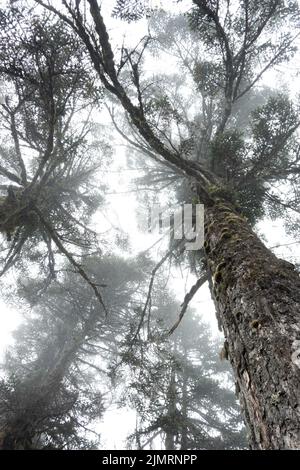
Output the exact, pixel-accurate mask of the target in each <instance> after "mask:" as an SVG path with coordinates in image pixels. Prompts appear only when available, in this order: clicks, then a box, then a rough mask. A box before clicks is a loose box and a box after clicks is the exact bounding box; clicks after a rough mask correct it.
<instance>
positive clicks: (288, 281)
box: [204, 200, 300, 449]
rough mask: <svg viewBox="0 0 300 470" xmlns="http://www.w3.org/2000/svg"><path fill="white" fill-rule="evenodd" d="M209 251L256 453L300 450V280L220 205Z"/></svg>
mask: <svg viewBox="0 0 300 470" xmlns="http://www.w3.org/2000/svg"><path fill="white" fill-rule="evenodd" d="M204 249H205V253H206V258H207V265H208V270H209V272H210V274H211V277H212V291H213V292H212V295H213V298H214V302H215V306H216V312H217V317H218V321H219V326H220V328H221V329H222V330H223V332H224V335H225V338H226V341H225V343H224V347H225V349H226V352H227V353H228V356H229V359H230V362H231V364H232V367H233V370H234V373H235V378H236V386H237V393H238V394H239V398H240V402H241V405H242V409H243V412H244V416H245V419H246V424H247V425H248V427H249V434H250V447H251V448H253V449H299V448H300V409H299V402H300V389H299V384H300V278H299V274H298V273H297V272H296V270H295V267H294V266H293V265H292V264H290V263H288V262H286V261H284V260H281V259H278V258H276V256H275V255H274V254H273V253H272V252H271V251H270V250H268V249H267V248H266V246H265V245H264V244H263V243H262V242H261V241H260V240H259V238H258V237H257V236H256V235H255V233H254V232H253V231H252V229H251V228H250V226H249V225H248V223H247V220H246V219H245V218H244V217H242V216H240V215H239V214H237V213H236V212H235V211H234V209H233V208H232V206H231V205H230V204H227V203H226V202H224V201H221V200H218V201H217V202H216V203H215V204H214V205H213V206H211V207H208V208H206V215H205V245H204Z"/></svg>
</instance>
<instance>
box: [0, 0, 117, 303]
mask: <svg viewBox="0 0 300 470" xmlns="http://www.w3.org/2000/svg"><path fill="white" fill-rule="evenodd" d="M0 21H1V38H0V41H1V44H0V57H1V68H0V73H1V76H2V77H3V83H4V85H3V86H4V89H6V94H5V96H4V100H3V103H2V104H1V107H0V118H1V127H2V143H1V146H0V175H1V191H3V192H5V193H6V195H2V196H1V198H0V232H1V234H3V235H6V238H7V244H6V246H5V245H4V249H3V252H2V253H1V263H2V267H1V271H0V274H1V276H2V275H4V274H5V273H6V272H7V271H8V270H9V269H10V268H11V267H13V266H14V265H16V266H18V267H19V268H23V270H25V271H26V268H27V267H28V264H29V266H30V269H31V267H32V264H33V263H35V264H36V265H37V268H38V269H39V271H40V275H42V276H45V277H46V282H45V287H47V285H48V284H49V283H50V282H51V281H52V280H53V279H55V277H56V276H57V273H58V271H59V269H58V267H57V266H56V264H57V263H56V261H57V258H59V256H57V255H58V254H60V255H63V256H64V257H66V258H67V259H68V261H69V262H70V263H71V265H73V268H74V269H75V270H76V271H77V272H78V274H79V275H81V276H82V277H83V278H84V279H85V281H86V282H88V283H89V285H90V287H91V288H92V289H93V290H94V293H95V295H96V296H97V297H98V300H99V301H100V303H101V302H102V300H101V294H100V291H99V289H98V288H97V286H95V285H94V284H93V283H91V282H90V280H89V278H88V276H87V275H86V273H85V272H84V270H83V269H82V267H81V266H80V263H78V262H77V261H76V255H75V256H73V254H72V249H73V250H74V251H77V252H79V250H85V251H87V250H90V251H92V250H94V251H97V250H99V246H98V245H99V244H98V240H97V234H96V233H95V232H94V231H93V230H91V229H90V228H89V227H88V223H89V219H90V218H91V216H92V215H93V213H94V212H95V210H96V209H97V207H98V206H99V205H100V203H101V202H102V201H103V190H104V188H103V186H102V188H101V187H100V188H99V190H93V189H91V186H90V185H91V184H92V182H93V178H95V174H96V172H97V171H98V169H99V166H100V165H101V164H102V167H103V166H104V165H105V163H104V161H103V158H102V159H101V158H99V151H100V152H102V153H103V152H104V151H105V153H106V155H105V158H106V159H107V160H106V161H108V160H109V157H110V149H109V146H108V145H107V144H106V143H105V140H104V139H102V138H101V137H100V138H98V140H96V139H95V138H93V136H92V130H93V127H92V124H93V123H92V121H91V119H89V116H90V114H91V113H92V111H93V110H95V109H96V105H95V99H96V98H97V100H98V98H101V90H97V89H96V87H95V86H94V85H93V76H92V74H91V72H90V69H89V68H88V66H86V64H84V62H83V59H84V57H83V56H84V51H83V49H82V46H81V45H80V43H79V40H78V39H77V38H76V37H75V36H74V34H72V33H70V32H68V31H67V30H66V28H65V26H64V23H63V22H61V21H53V18H51V15H50V16H49V14H45V15H42V17H41V18H37V16H34V15H33V14H31V13H30V12H28V11H27V10H26V12H25V13H24V11H22V9H20V10H19V9H17V8H15V7H14V8H13V9H12V10H2V11H1V12H0ZM44 247H45V249H46V253H47V255H46V256H44V253H43V252H44Z"/></svg>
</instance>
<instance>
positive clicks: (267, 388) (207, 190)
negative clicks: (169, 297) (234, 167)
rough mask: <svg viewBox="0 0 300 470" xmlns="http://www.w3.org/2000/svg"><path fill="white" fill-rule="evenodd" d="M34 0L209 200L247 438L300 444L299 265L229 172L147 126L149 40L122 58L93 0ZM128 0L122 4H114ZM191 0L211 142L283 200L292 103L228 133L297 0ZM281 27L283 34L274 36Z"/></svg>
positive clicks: (154, 145) (212, 261)
mask: <svg viewBox="0 0 300 470" xmlns="http://www.w3.org/2000/svg"><path fill="white" fill-rule="evenodd" d="M36 3H38V4H39V5H41V6H44V7H45V8H46V9H48V10H50V11H52V12H55V13H56V14H57V15H58V16H59V17H60V18H61V19H62V20H63V21H64V22H65V23H66V24H68V25H69V26H70V28H71V29H72V30H73V31H75V33H76V34H77V36H78V37H80V38H81V40H82V42H83V43H84V45H85V48H86V51H87V53H88V54H89V56H90V60H91V62H92V64H93V66H94V69H95V71H96V72H97V74H98V77H99V79H100V81H101V83H102V85H103V86H104V87H105V88H106V90H107V91H108V92H109V93H110V94H111V96H112V97H113V99H114V100H117V101H118V102H119V104H120V105H121V106H122V107H123V109H124V111H125V112H126V113H127V115H128V116H129V118H130V121H131V123H132V125H133V126H134V128H135V129H136V131H137V132H138V134H139V136H140V138H141V140H142V142H143V145H144V146H145V147H146V149H147V150H149V151H150V152H151V153H152V154H153V155H154V157H155V158H156V159H157V160H158V161H159V162H166V164H167V165H168V166H172V167H173V168H174V169H175V171H177V172H178V171H179V172H180V173H181V174H183V175H184V176H185V178H186V179H187V180H188V182H189V184H192V187H193V191H194V195H195V197H196V198H198V200H199V201H200V202H202V203H204V204H205V206H206V215H205V218H206V222H205V233H206V241H205V254H204V259H205V262H206V267H207V271H208V274H209V277H210V285H211V291H212V295H213V298H214V301H215V306H216V312H217V316H218V319H219V323H220V327H221V328H222V330H223V332H224V334H225V337H226V339H227V342H228V353H229V357H230V361H231V364H232V366H233V369H234V373H235V377H236V381H237V386H238V388H239V395H240V399H241V402H242V405H243V408H244V415H245V417H246V420H247V422H248V425H249V428H250V430H251V446H252V447H253V448H257V449H274V448H282V449H288V448H298V447H299V446H300V443H299V407H298V406H297V402H298V398H297V395H298V392H297V389H298V382H299V373H300V372H299V359H298V354H299V337H298V329H299V321H298V316H299V302H300V297H299V295H300V294H299V292H300V291H299V284H300V282H299V275H298V273H297V272H296V270H295V269H294V266H293V265H290V264H289V263H286V262H285V261H283V260H280V259H277V258H276V256H275V255H274V254H273V253H272V252H270V251H269V250H268V249H267V248H266V247H265V245H264V244H263V243H262V242H261V241H260V240H259V238H258V237H257V235H256V234H255V233H254V232H253V230H252V228H251V225H250V224H249V223H248V221H247V220H246V218H245V214H244V213H243V207H238V206H237V204H236V201H235V198H234V197H233V193H232V190H231V188H230V187H229V188H228V186H227V185H226V177H225V175H224V174H223V172H222V171H218V170H217V171H216V170H215V165H211V164H210V163H211V161H213V160H214V159H211V158H208V159H207V160H206V162H198V161H194V160H192V159H189V158H187V156H186V155H185V152H184V151H182V150H181V149H180V147H179V146H178V145H177V144H176V142H175V143H174V144H173V143H172V142H169V140H168V139H166V138H165V137H164V132H163V129H162V132H161V133H160V132H157V129H156V128H155V127H153V125H152V123H151V120H150V119H149V116H148V114H147V108H146V106H145V103H144V95H143V91H144V88H143V87H142V63H143V60H142V59H143V57H144V55H145V51H146V48H147V47H146V46H147V42H148V41H147V39H145V40H144V41H142V43H141V44H140V46H139V47H138V48H135V49H133V50H131V51H128V50H126V49H124V47H123V48H122V47H120V48H119V50H120V54H119V57H117V56H115V54H114V52H113V48H112V45H111V42H110V38H109V35H108V32H107V28H106V25H105V22H104V19H103V15H102V11H101V8H100V7H99V5H98V3H97V1H96V0H88V2H87V3H88V5H89V9H90V13H89V17H86V16H85V15H84V14H83V12H82V9H81V8H80V2H71V3H67V2H64V1H63V2H62V3H63V6H64V9H63V10H57V9H56V8H55V7H54V6H53V4H52V3H51V2H49V3H44V2H43V1H42V0H36ZM126 3H127V2H119V4H121V6H122V4H126ZM134 4H135V2H134ZM129 5H131V2H129ZM192 5H193V9H192V11H191V13H190V20H191V26H192V28H193V29H194V31H196V33H197V34H196V36H197V40H198V41H199V43H200V45H201V48H202V50H203V56H204V57H208V60H209V62H210V63H211V66H212V67H208V68H207V67H206V72H207V71H208V73H210V70H212V71H216V67H217V69H218V74H219V76H220V78H221V83H220V84H218V86H219V88H220V90H221V92H222V108H221V109H222V112H221V113H220V116H219V119H218V126H217V128H216V129H214V132H213V135H212V138H211V143H212V144H215V145H216V146H217V149H218V152H217V154H218V155H219V156H222V158H223V159H225V158H226V154H225V149H226V150H227V149H228V150H229V152H230V153H231V154H230V158H231V159H236V160H237V161H241V159H243V160H244V161H245V162H247V168H246V174H244V175H241V176H239V182H240V184H241V186H245V185H246V184H248V183H250V181H251V184H254V183H256V182H259V183H261V184H259V188H258V189H259V190H260V193H259V195H260V198H259V200H260V203H261V204H262V203H263V202H265V201H267V200H269V199H271V200H272V202H273V203H275V204H278V205H279V206H280V205H282V204H285V201H282V200H281V199H280V197H278V196H277V195H276V194H275V195H274V193H273V194H272V192H271V193H270V191H269V190H268V189H267V185H271V184H272V183H273V182H274V180H275V181H276V182H278V181H280V182H281V183H287V184H288V183H289V181H290V179H291V178H296V179H297V178H298V177H299V162H298V158H297V156H296V157H295V146H292V145H291V141H292V140H291V139H292V136H293V135H294V133H295V131H296V130H297V128H298V126H299V123H298V121H295V119H294V117H295V116H296V113H295V112H294V111H293V109H292V107H291V105H290V104H288V103H287V102H285V107H284V109H283V110H282V111H283V114H281V112H280V115H281V116H284V114H285V113H286V111H287V113H288V118H289V119H288V120H287V121H284V122H285V123H286V126H285V127H284V128H283V129H281V127H280V126H279V127H278V126H276V123H277V124H278V119H277V120H275V121H274V125H270V126H268V125H267V124H265V127H264V126H263V122H266V121H264V114H265V113H267V112H268V111H267V110H268V109H269V111H270V109H274V103H273V105H272V104H271V106H270V105H269V106H268V107H267V108H264V110H263V112H262V114H261V115H260V118H259V123H258V125H255V124H254V132H253V141H252V142H250V144H249V146H248V148H247V151H246V147H245V148H244V149H242V148H241V144H240V143H239V145H238V149H239V152H238V153H237V154H235V155H233V154H232V152H233V150H234V146H232V145H231V143H232V140H233V143H235V142H236V132H234V133H233V135H232V137H230V135H231V134H228V132H229V130H230V131H232V129H230V127H229V125H230V117H231V115H232V110H233V105H234V104H235V103H236V102H237V100H239V99H240V98H242V97H243V96H246V94H247V93H248V92H249V91H250V90H251V89H252V88H253V87H254V86H255V85H256V84H257V83H258V81H259V80H260V78H261V77H262V75H263V74H264V72H266V71H267V70H269V69H270V68H271V67H272V66H274V65H276V64H279V63H282V62H283V61H285V60H286V59H288V58H289V57H291V55H292V54H293V53H294V51H295V38H296V37H297V35H298V33H295V34H294V25H295V24H296V22H297V19H298V18H299V10H298V5H297V3H296V2H292V1H282V0H271V1H270V0H267V1H263V2H257V1H256V0H248V1H243V2H242V1H241V2H239V3H238V8H236V3H233V2H226V4H225V3H223V2H220V1H210V0H194V1H193V2H192ZM286 26H287V27H286ZM276 30H277V31H278V30H280V31H281V34H280V35H278V34H277V35H276V34H274V31H276ZM211 51H213V58H212V57H211ZM214 58H216V59H214ZM122 72H123V73H122ZM128 82H130V83H129V85H128ZM147 94H149V88H147ZM279 101H280V100H279ZM277 103H278V102H277ZM275 108H276V109H277V111H278V110H279V109H280V106H278V105H277V104H275ZM268 115H269V116H270V114H268ZM277 116H278V115H277ZM279 121H280V119H279ZM232 125H233V127H234V122H232V123H231V126H232ZM259 129H260V130H262V133H260V130H259ZM233 130H235V129H233ZM256 131H258V133H257V132H256ZM270 134H271V137H272V138H271V142H272V143H271V144H270ZM228 138H229V144H230V145H229V146H228V145H227V143H228ZM257 139H258V140H257ZM291 147H292V148H291ZM213 148H214V146H213ZM293 149H294V151H293ZM288 150H291V151H288ZM283 153H284V155H285V158H284V159H283V160H280V165H279V167H278V157H279V156H280V155H282V154H283ZM296 155H297V154H296ZM141 158H143V157H142V156H141ZM286 416H288V417H289V419H288V420H286Z"/></svg>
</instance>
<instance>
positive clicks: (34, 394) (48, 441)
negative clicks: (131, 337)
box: [0, 256, 146, 450]
mask: <svg viewBox="0 0 300 470" xmlns="http://www.w3.org/2000/svg"><path fill="white" fill-rule="evenodd" d="M142 261H143V269H145V266H146V263H145V261H146V260H144V259H143V260H142ZM85 262H86V270H87V272H88V273H89V275H90V276H91V278H92V279H95V281H97V283H99V284H100V283H101V285H104V284H105V285H106V287H105V290H106V297H105V303H106V305H107V306H108V308H109V311H110V316H109V318H107V317H106V315H105V311H104V309H103V308H101V305H99V302H97V299H96V298H95V297H91V295H90V291H89V288H88V286H87V285H86V286H85V287H84V288H83V286H82V283H80V282H79V280H78V277H77V276H76V275H75V274H74V273H67V274H66V275H65V278H64V279H63V281H62V282H60V283H58V282H57V281H56V282H53V283H52V285H51V286H50V287H49V288H48V290H47V292H44V293H43V295H42V296H40V298H39V303H38V304H36V298H37V295H36V291H37V290H38V291H39V290H40V289H39V285H38V283H37V282H36V281H34V280H28V281H27V282H26V283H22V284H21V285H20V286H19V296H21V298H22V299H23V302H22V308H23V309H24V299H26V300H27V302H28V303H29V305H30V304H32V303H35V304H36V305H35V307H34V308H33V310H31V309H30V310H29V311H28V312H27V314H26V315H25V321H24V323H23V324H21V325H20V327H19V328H18V329H17V331H16V332H15V334H14V336H15V339H16V340H17V342H16V347H15V348H12V350H11V351H9V352H8V353H7V355H6V360H5V363H4V367H3V369H4V372H5V375H6V377H5V378H4V379H2V380H1V383H0V396H1V406H0V432H1V434H0V437H1V448H2V449H11V450H13V449H41V448H43V449H52V448H56V449H78V448H84V449H87V448H95V446H96V445H97V444H98V441H99V436H96V437H97V439H96V440H94V441H93V440H92V435H93V434H96V433H95V431H94V430H93V424H94V423H96V421H97V420H98V419H99V418H101V416H102V414H103V412H104V409H105V405H106V403H107V399H106V397H105V395H106V394H107V393H108V392H109V391H110V389H111V387H112V386H111V383H110V381H108V373H109V365H110V363H111V362H112V361H113V358H119V352H118V344H119V341H120V338H123V337H124V335H125V334H127V333H128V330H129V329H130V325H131V324H132V323H133V324H134V320H135V318H134V317H135V314H134V310H133V308H134V305H135V304H136V303H137V302H138V301H139V295H140V294H139V292H138V290H139V285H140V283H141V281H142V278H143V274H142V272H141V271H142V270H141V265H140V263H139V262H137V261H134V260H124V259H122V258H118V257H113V256H111V257H109V256H108V257H106V258H101V259H97V258H95V257H93V258H86V260H85ZM120 268H122V269H120ZM95 358H96V360H95ZM99 384H100V385H99Z"/></svg>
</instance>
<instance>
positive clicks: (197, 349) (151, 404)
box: [125, 295, 246, 450]
mask: <svg viewBox="0 0 300 470" xmlns="http://www.w3.org/2000/svg"><path fill="white" fill-rule="evenodd" d="M161 300H162V299H161ZM158 305H159V308H158V313H157V315H156V321H157V326H159V329H158V331H159V330H161V327H162V326H163V327H164V328H165V329H166V330H167V328H168V325H169V324H171V323H172V322H173V323H174V321H175V319H174V312H177V311H178V310H179V305H178V302H175V301H174V300H173V301H172V300H171V298H169V296H167V295H165V296H164V302H162V301H161V302H159V303H158ZM143 348H144V354H143V361H142V363H141V364H140V366H139V367H138V368H137V369H135V368H133V370H132V371H131V373H132V379H131V381H129V383H128V390H127V389H126V391H125V395H126V398H127V400H126V402H127V401H128V395H129V397H130V399H131V401H132V403H133V407H134V408H135V409H136V410H137V412H138V418H139V419H138V420H137V422H138V425H137V428H136V430H135V432H134V433H133V434H132V435H131V437H130V440H129V442H131V443H132V444H131V445H137V446H138V447H139V448H142V449H147V448H149V447H150V448H151V446H152V445H154V446H155V444H156V446H157V445H159V442H157V441H158V440H160V439H161V440H162V442H163V448H165V449H167V450H175V449H181V450H187V449H198V450H199V449H224V448H225V449H231V448H233V449H237V448H245V447H246V440H245V436H244V434H243V432H242V430H241V429H242V423H241V421H240V415H239V411H238V408H237V402H236V398H235V396H234V393H233V392H232V388H233V383H232V379H231V377H230V374H229V372H228V368H227V367H225V365H224V362H220V359H219V352H218V350H219V351H220V349H221V345H220V342H216V341H213V340H212V339H211V338H210V332H209V331H208V328H207V326H206V325H205V324H204V322H202V321H201V320H199V317H197V316H196V315H195V313H194V312H191V311H190V312H189V315H188V316H187V317H186V318H185V320H184V322H183V324H182V325H181V328H180V329H177V330H176V332H175V333H174V335H173V336H171V337H170V338H168V339H167V340H166V338H165V341H160V342H158V343H157V342H154V343H152V344H151V342H147V341H146V342H145V343H144V345H143ZM133 365H134V364H133Z"/></svg>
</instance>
